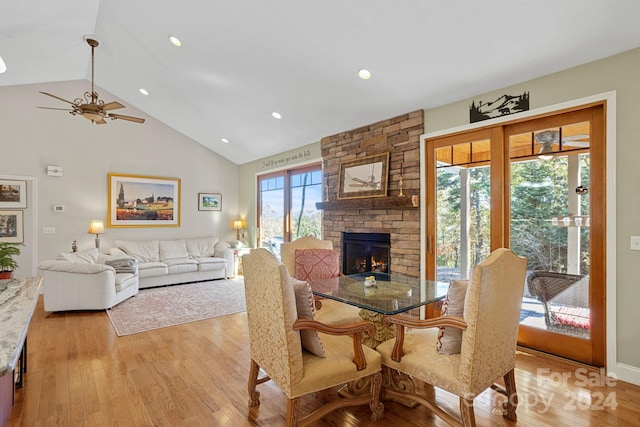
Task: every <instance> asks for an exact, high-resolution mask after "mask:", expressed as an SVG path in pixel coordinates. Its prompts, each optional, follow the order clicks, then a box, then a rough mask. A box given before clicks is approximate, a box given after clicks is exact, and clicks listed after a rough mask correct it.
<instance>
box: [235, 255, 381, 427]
mask: <svg viewBox="0 0 640 427" xmlns="http://www.w3.org/2000/svg"><path fill="white" fill-rule="evenodd" d="M242 261H243V268H244V282H245V296H246V303H247V319H248V323H249V339H250V349H251V368H250V372H249V381H248V391H249V406H256V405H258V404H259V403H260V400H259V398H260V393H259V392H257V391H256V386H257V385H258V384H262V383H264V382H266V381H269V380H272V381H273V382H275V383H276V384H277V385H278V387H279V388H280V389H281V390H282V391H283V392H284V394H286V396H287V398H288V401H287V412H286V425H287V426H295V425H301V426H306V425H311V424H313V423H314V422H316V421H317V420H319V419H320V418H322V417H323V416H324V415H326V414H327V413H329V412H331V411H333V410H334V409H338V408H343V407H346V406H356V405H365V404H369V406H370V408H371V410H372V418H373V419H374V420H379V419H380V418H382V415H383V410H384V409H383V405H382V403H380V400H379V398H380V389H381V385H382V375H381V363H380V355H379V354H378V353H377V352H376V351H375V350H373V349H371V348H368V347H366V346H363V345H362V342H361V335H362V333H363V332H367V333H372V332H373V331H374V330H375V326H374V325H373V324H372V323H369V322H360V323H358V324H355V325H349V326H327V325H324V324H322V323H320V322H318V321H316V320H314V319H313V315H314V310H315V308H314V304H313V295H312V294H311V288H310V287H309V285H308V284H307V283H306V282H302V281H299V280H296V279H293V278H291V277H290V276H289V273H288V272H287V268H286V267H285V266H284V265H283V264H281V263H280V262H279V261H278V260H277V259H276V258H275V257H274V256H273V255H272V254H271V253H270V252H269V251H267V250H266V249H256V250H254V251H253V252H252V253H251V254H249V255H245V256H244V257H243V259H242ZM318 331H319V332H322V334H321V335H319V334H318ZM320 336H321V339H320ZM303 347H304V350H303ZM260 369H262V370H263V371H264V372H265V373H266V375H267V376H265V377H262V378H258V375H259V372H260ZM367 377H369V378H367ZM361 379H362V380H365V379H368V380H369V382H370V384H371V392H370V393H368V394H363V395H359V396H356V397H353V398H339V397H338V396H337V395H336V399H335V400H333V401H331V402H329V403H327V404H325V405H324V406H322V407H321V408H319V409H317V410H316V411H314V412H313V413H311V414H308V415H306V416H305V417H303V418H301V417H299V414H298V410H299V401H300V397H301V396H303V395H306V394H309V393H314V392H316V391H320V390H324V389H328V388H331V387H335V386H339V385H341V384H346V383H349V382H351V381H356V380H361Z"/></svg>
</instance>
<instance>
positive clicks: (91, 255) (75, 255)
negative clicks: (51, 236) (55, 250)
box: [60, 248, 100, 264]
mask: <svg viewBox="0 0 640 427" xmlns="http://www.w3.org/2000/svg"><path fill="white" fill-rule="evenodd" d="M99 254H100V253H99V251H98V248H93V249H89V250H86V251H79V252H63V253H61V254H60V258H62V259H63V260H65V261H71V262H80V263H84V264H95V263H96V261H97V260H98V255H99Z"/></svg>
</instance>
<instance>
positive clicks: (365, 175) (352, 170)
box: [338, 153, 389, 199]
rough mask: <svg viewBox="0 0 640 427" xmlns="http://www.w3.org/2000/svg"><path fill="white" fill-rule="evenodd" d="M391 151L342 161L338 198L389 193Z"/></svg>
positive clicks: (377, 195)
mask: <svg viewBox="0 0 640 427" xmlns="http://www.w3.org/2000/svg"><path fill="white" fill-rule="evenodd" d="M388 177H389V153H384V154H377V155H374V156H367V157H363V158H361V159H355V160H349V161H346V162H342V163H340V179H339V182H338V185H339V186H338V199H356V198H363V197H383V196H386V195H387V180H388Z"/></svg>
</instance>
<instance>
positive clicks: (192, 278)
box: [45, 237, 235, 289]
mask: <svg viewBox="0 0 640 427" xmlns="http://www.w3.org/2000/svg"><path fill="white" fill-rule="evenodd" d="M109 254H110V255H111V256H114V257H119V258H122V257H131V258H134V259H136V260H137V261H138V275H139V281H140V288H141V289H142V288H150V287H153V286H164V285H172V284H177V283H189V282H199V281H203V280H213V279H224V278H228V277H231V276H233V275H234V263H235V260H234V252H233V249H231V247H230V246H229V243H227V242H221V241H220V240H219V239H218V238H217V237H200V238H189V239H175V240H147V241H128V240H116V242H115V247H114V248H111V249H110V250H109ZM45 286H46V285H45Z"/></svg>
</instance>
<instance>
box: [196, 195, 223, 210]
mask: <svg viewBox="0 0 640 427" xmlns="http://www.w3.org/2000/svg"><path fill="white" fill-rule="evenodd" d="M198 210H199V211H221V210H222V194H216V193H198Z"/></svg>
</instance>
